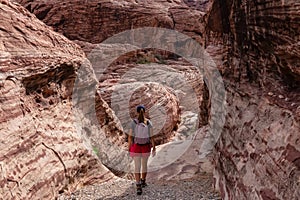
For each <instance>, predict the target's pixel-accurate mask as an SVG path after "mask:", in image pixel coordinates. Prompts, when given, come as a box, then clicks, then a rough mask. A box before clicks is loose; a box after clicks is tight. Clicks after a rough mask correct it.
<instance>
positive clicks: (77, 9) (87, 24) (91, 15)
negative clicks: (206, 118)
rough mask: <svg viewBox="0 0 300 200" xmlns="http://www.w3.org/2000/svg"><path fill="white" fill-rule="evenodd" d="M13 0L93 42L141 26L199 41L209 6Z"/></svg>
mask: <svg viewBox="0 0 300 200" xmlns="http://www.w3.org/2000/svg"><path fill="white" fill-rule="evenodd" d="M15 1H16V2H18V3H20V4H22V5H23V6H24V7H25V8H27V9H28V10H29V11H30V12H32V13H34V14H35V15H36V16H37V17H38V18H39V19H40V20H42V21H43V22H45V23H46V24H47V25H49V26H52V27H53V28H54V30H55V31H57V32H60V33H62V34H63V35H65V36H67V37H68V38H69V39H71V40H78V41H84V42H90V43H94V44H95V43H100V42H102V41H103V40H105V39H107V38H109V37H111V36H113V35H114V34H116V33H120V32H122V31H125V30H128V29H133V28H141V27H164V28H170V29H176V30H179V31H181V32H183V33H185V34H187V35H189V36H191V37H193V38H195V39H196V40H197V41H199V42H201V43H202V42H203V39H204V38H203V34H204V29H205V23H204V22H205V21H206V17H204V14H205V13H206V12H205V11H207V10H209V8H210V7H211V3H204V5H203V6H202V9H200V10H196V9H191V8H190V7H188V6H187V5H186V4H185V3H184V2H182V1H180V0H171V1H166V0H157V1H151V0H143V1H133V0H122V1H118V0H109V1H104V0H97V1H95V0H93V1H87V2H85V3H84V4H83V3H82V1H79V0H76V1H74V0H73V1H71V0H68V1H63V2H62V1H57V0H54V1H29V0H15Z"/></svg>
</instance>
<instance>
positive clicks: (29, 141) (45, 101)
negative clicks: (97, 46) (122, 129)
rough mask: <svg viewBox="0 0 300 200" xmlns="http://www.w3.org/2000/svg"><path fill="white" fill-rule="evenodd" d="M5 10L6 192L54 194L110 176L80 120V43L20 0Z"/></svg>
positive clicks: (1, 72)
mask: <svg viewBox="0 0 300 200" xmlns="http://www.w3.org/2000/svg"><path fill="white" fill-rule="evenodd" d="M0 10H1V11H0V18H1V20H0V37H1V41H0V55H1V57H0V94H1V95H0V133H1V138H0V165H1V169H0V171H1V173H0V174H1V175H0V199H54V198H55V196H57V194H58V191H63V190H67V189H71V188H73V189H74V188H76V187H77V186H79V185H82V184H86V183H91V182H93V181H95V180H97V179H98V181H99V180H100V181H101V180H102V181H103V180H105V179H108V178H110V177H112V175H111V173H110V172H109V171H108V170H107V169H106V168H105V167H103V166H102V164H100V162H99V161H98V159H96V158H95V156H94V155H93V153H92V152H91V150H87V148H86V146H85V145H84V143H83V140H82V138H81V136H80V135H78V134H77V132H78V131H80V130H77V129H76V126H75V125H76V124H75V122H74V119H75V118H74V114H73V108H72V107H73V105H72V102H71V95H72V87H73V84H74V79H75V77H76V73H77V70H78V68H79V67H80V66H81V64H82V63H83V61H84V59H85V56H84V53H83V52H82V51H81V50H80V47H78V46H77V45H76V44H74V43H73V42H71V41H69V40H68V39H67V38H65V37H63V36H61V35H60V34H58V33H56V32H54V31H51V30H50V28H49V27H48V26H46V25H45V24H43V23H42V22H41V21H39V20H38V19H37V18H36V17H35V16H34V15H33V14H30V13H29V12H28V11H27V10H26V9H25V8H23V7H21V6H20V5H15V4H13V3H10V2H9V1H5V0H1V1H0ZM91 81H93V80H91ZM94 81H95V80H94Z"/></svg>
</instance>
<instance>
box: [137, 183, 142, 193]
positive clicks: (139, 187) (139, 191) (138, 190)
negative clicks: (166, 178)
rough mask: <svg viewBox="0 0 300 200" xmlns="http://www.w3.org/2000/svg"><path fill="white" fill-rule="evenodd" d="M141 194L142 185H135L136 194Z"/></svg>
mask: <svg viewBox="0 0 300 200" xmlns="http://www.w3.org/2000/svg"><path fill="white" fill-rule="evenodd" d="M142 192H143V190H142V184H136V194H137V195H141V194H142Z"/></svg>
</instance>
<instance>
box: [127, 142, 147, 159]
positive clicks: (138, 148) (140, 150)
mask: <svg viewBox="0 0 300 200" xmlns="http://www.w3.org/2000/svg"><path fill="white" fill-rule="evenodd" d="M129 152H130V156H131V157H135V156H140V157H149V156H150V152H151V144H150V143H149V144H145V145H138V144H133V145H131V147H130V149H129Z"/></svg>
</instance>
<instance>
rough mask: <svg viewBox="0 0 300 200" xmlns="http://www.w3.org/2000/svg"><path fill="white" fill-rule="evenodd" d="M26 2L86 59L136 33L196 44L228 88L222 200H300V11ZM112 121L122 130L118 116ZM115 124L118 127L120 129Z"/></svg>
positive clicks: (220, 155)
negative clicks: (165, 31)
mask: <svg viewBox="0 0 300 200" xmlns="http://www.w3.org/2000/svg"><path fill="white" fill-rule="evenodd" d="M18 2H19V3H21V4H22V5H24V7H26V8H27V9H28V10H29V11H31V12H33V13H34V14H35V15H36V16H37V17H38V18H39V19H40V20H43V21H44V22H45V23H46V24H48V25H50V26H51V27H52V28H53V29H54V30H55V31H57V32H59V33H61V34H63V35H65V36H66V37H68V38H69V39H71V40H74V41H75V42H77V43H78V44H79V45H80V46H81V47H82V48H83V50H84V51H85V53H86V54H87V55H88V54H89V53H90V50H91V48H93V45H95V44H96V43H99V42H102V41H103V40H105V39H107V38H108V37H110V36H112V35H114V34H115V33H119V32H121V31H124V30H127V29H131V28H139V27H146V26H151V27H164V28H171V29H176V30H178V31H180V32H183V33H186V34H187V35H189V36H191V37H192V38H194V39H196V40H197V41H198V42H199V43H200V44H201V45H203V46H204V47H205V49H206V51H207V52H208V53H209V54H210V56H211V57H212V58H214V61H215V63H216V65H217V66H218V69H219V71H220V73H221V75H222V77H223V81H224V86H225V88H226V99H227V103H226V104H227V115H226V121H225V125H224V128H223V131H222V133H221V136H220V138H217V139H218V141H215V142H217V144H216V146H215V151H214V164H215V178H216V187H217V188H218V189H219V190H220V192H221V195H222V198H223V199H264V200H266V199H297V198H298V197H299V196H300V194H299V191H300V188H299V177H300V169H299V168H300V167H299V158H300V153H299V152H300V145H299V141H300V140H299V137H300V134H299V133H300V128H299V116H300V107H299V106H300V105H299V102H300V101H299V100H300V98H299V94H300V91H299V81H300V71H299V69H300V68H299V63H300V59H299V57H300V44H299V39H300V38H299V37H300V36H299V33H300V30H299V24H298V21H299V16H300V13H299V10H300V9H299V6H300V5H299V3H296V2H293V1H279V0H273V1H267V2H266V1H263V0H256V1H251V2H250V1H243V0H235V1H232V0H226V1H223V0H211V1H175V0H173V1H141V2H136V1H129V0H128V1H88V2H87V3H86V4H82V3H80V2H79V1H63V2H61V1H28V0H18ZM24 12H25V11H24ZM0 30H2V29H0ZM180 66H184V65H183V64H180ZM113 67H114V66H112V68H113ZM122 67H125V68H126V67H128V66H124V65H122ZM129 67H130V66H129ZM126 69H128V68H126ZM120 74H122V72H121V73H119V74H118V73H113V74H110V75H111V77H110V80H111V81H112V82H113V81H114V80H113V78H114V77H113V76H115V77H117V78H118V76H120ZM204 78H205V77H204ZM28 80H30V79H28ZM108 80H109V79H108ZM103 81H104V80H103ZM100 82H101V81H100ZM23 83H28V81H26V80H25V81H23ZM27 85H28V84H27ZM29 86H30V87H31V88H32V87H33V86H31V85H29ZM102 86H103V85H102ZM110 86H111V87H113V84H111V85H109V84H108V85H104V87H103V88H108V90H109V87H110ZM24 87H25V86H24ZM27 87H28V86H27ZM13 88H16V87H13ZM98 89H99V93H98V94H100V95H99V98H100V101H101V102H102V103H100V104H99V103H97V105H103V106H104V107H105V109H108V110H109V108H107V105H106V102H105V101H104V100H103V99H102V98H101V96H105V95H103V94H101V87H100V88H98ZM201 91H204V94H203V95H204V97H203V99H204V101H203V103H202V104H201V108H202V109H203V108H205V109H206V111H205V113H209V102H208V100H209V95H208V91H207V90H206V93H205V87H204V88H203V90H202V89H201ZM11 92H12V91H11ZM210 95H211V94H210ZM109 99H110V98H106V101H109ZM203 105H205V106H204V107H203ZM133 107H134V106H133ZM105 109H103V108H100V109H98V110H99V112H101V111H102V112H103V110H105ZM175 110H177V109H175ZM110 112H111V111H110ZM16 113H18V112H15V113H14V115H17V114H16ZM107 113H108V112H104V114H105V115H107ZM102 114H103V113H102ZM102 114H101V113H100V116H101V115H102ZM202 114H203V113H202ZM108 115H109V117H108V118H110V119H114V120H115V117H114V114H113V113H110V114H108ZM201 116H202V115H201V114H200V117H201ZM105 118H106V117H103V115H102V117H99V119H100V123H104V124H108V123H109V122H107V121H106V120H105ZM207 118H209V117H207ZM114 120H112V121H114ZM202 120H203V121H207V120H208V119H206V118H205V117H204V118H203V119H201V121H202ZM175 121H176V120H175ZM106 122H107V123H106ZM111 123H113V124H114V126H115V127H118V126H117V125H116V124H117V123H116V122H111ZM221 123H222V120H221V119H220V124H221ZM206 124H207V122H205V123H202V125H206ZM211 128H212V127H211ZM117 129H118V128H117ZM207 129H209V128H208V127H206V129H203V130H207ZM110 130H111V129H109V128H108V129H107V131H106V134H110V133H111V131H110ZM117 133H122V130H121V131H120V130H118V131H117ZM116 142H119V143H121V142H120V141H116Z"/></svg>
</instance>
